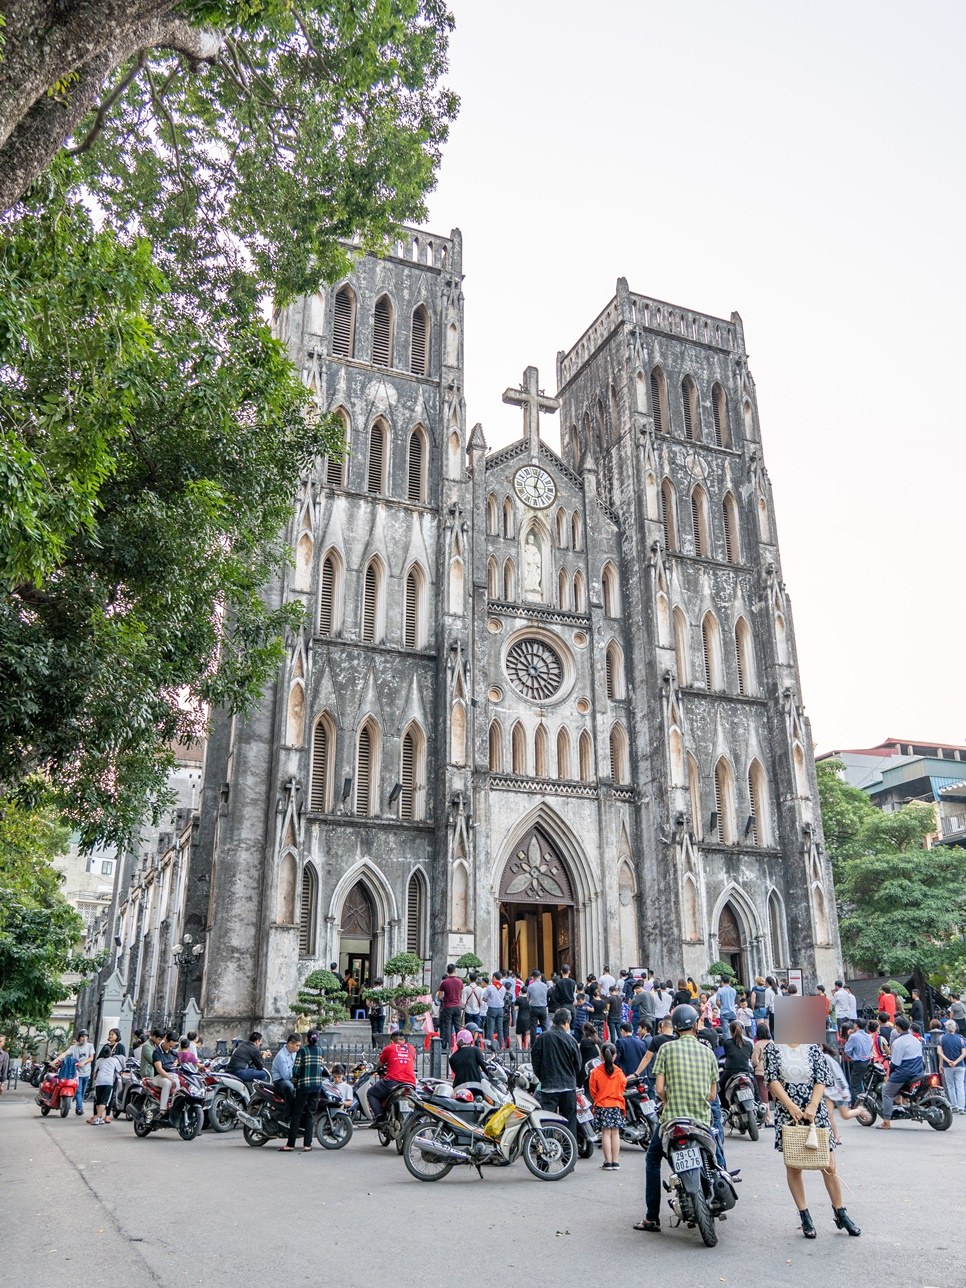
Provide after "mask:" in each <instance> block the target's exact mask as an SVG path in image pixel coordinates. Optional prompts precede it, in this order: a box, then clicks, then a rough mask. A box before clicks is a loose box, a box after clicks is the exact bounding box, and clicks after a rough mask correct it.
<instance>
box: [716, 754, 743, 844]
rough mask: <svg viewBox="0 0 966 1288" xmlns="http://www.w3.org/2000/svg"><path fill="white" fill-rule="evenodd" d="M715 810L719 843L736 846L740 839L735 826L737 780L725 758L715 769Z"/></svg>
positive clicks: (719, 761)
mask: <svg viewBox="0 0 966 1288" xmlns="http://www.w3.org/2000/svg"><path fill="white" fill-rule="evenodd" d="M714 809H715V821H716V827H717V839H718V843H719V844H720V845H734V844H736V842H737V839H738V837H737V828H736V826H735V778H734V774H733V773H732V772H731V766H730V765H729V764H728V762H727V760H725V758H724V756H722V757H721V758H720V759H719V760H718V762H717V764H716V765H715V767H714Z"/></svg>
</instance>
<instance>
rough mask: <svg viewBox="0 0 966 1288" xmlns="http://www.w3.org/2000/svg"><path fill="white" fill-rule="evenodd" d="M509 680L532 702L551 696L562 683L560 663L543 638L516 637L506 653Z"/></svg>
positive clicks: (557, 656)
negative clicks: (521, 638)
mask: <svg viewBox="0 0 966 1288" xmlns="http://www.w3.org/2000/svg"><path fill="white" fill-rule="evenodd" d="M506 673H507V675H508V676H509V677H510V683H511V684H512V685H513V687H514V688H515V689H516V690H517V692H518V693H522V694H523V696H524V697H525V698H530V699H531V701H533V702H542V701H546V699H548V698H552V697H553V696H554V694H555V693H557V692H558V691H559V689H560V686H561V685H562V684H563V674H564V672H563V663H562V662H561V660H560V657H559V655H558V654H557V653H556V652H555V650H554V649H552V648H551V647H550V645H549V644H546V643H544V641H543V640H526V639H525V640H517V642H516V643H515V644H511V645H510V647H509V649H508V650H507V655H506Z"/></svg>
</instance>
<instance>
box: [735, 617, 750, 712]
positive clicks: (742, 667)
mask: <svg viewBox="0 0 966 1288" xmlns="http://www.w3.org/2000/svg"><path fill="white" fill-rule="evenodd" d="M735 665H736V667H737V671H738V693H739V694H740V695H741V697H743V698H745V697H747V696H748V679H747V675H746V667H747V663H746V660H745V639H744V635H743V633H742V631H741V630H737V631H735Z"/></svg>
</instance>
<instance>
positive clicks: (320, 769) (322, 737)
mask: <svg viewBox="0 0 966 1288" xmlns="http://www.w3.org/2000/svg"><path fill="white" fill-rule="evenodd" d="M328 786H329V731H328V729H327V728H326V727H325V725H324V724H323V722H322V721H321V720H320V721H319V723H318V724H317V725H316V726H315V729H314V730H313V732H312V788H311V792H310V806H311V809H312V812H313V814H324V813H325V812H326V807H327V805H328Z"/></svg>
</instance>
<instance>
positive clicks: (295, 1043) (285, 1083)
mask: <svg viewBox="0 0 966 1288" xmlns="http://www.w3.org/2000/svg"><path fill="white" fill-rule="evenodd" d="M301 1045H302V1039H301V1038H300V1037H299V1035H298V1034H297V1033H290V1034H289V1035H288V1037H287V1038H286V1039H285V1045H284V1046H280V1047H279V1048H278V1053H277V1054H276V1056H275V1059H274V1060H273V1061H272V1081H273V1083H274V1085H275V1086H276V1087H277V1088H278V1089H279V1091H280V1092H281V1093H282V1095H283V1096H284V1097H285V1103H286V1105H287V1106H288V1111H289V1113H291V1112H292V1106H293V1105H294V1104H295V1083H294V1082H293V1081H292V1066H293V1065H294V1064H295V1056H296V1054H297V1052H298V1049H299V1047H300V1046H301Z"/></svg>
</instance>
